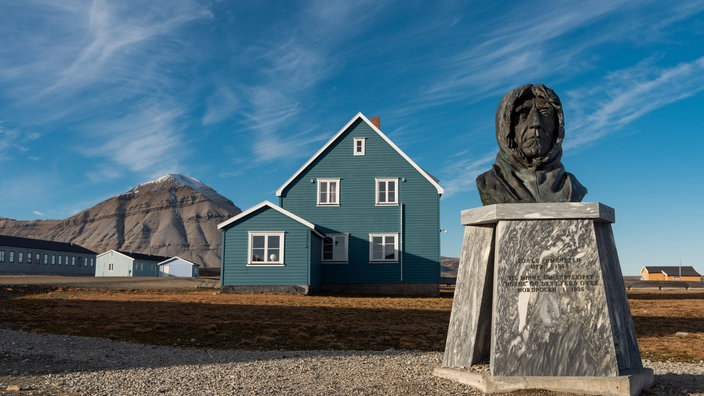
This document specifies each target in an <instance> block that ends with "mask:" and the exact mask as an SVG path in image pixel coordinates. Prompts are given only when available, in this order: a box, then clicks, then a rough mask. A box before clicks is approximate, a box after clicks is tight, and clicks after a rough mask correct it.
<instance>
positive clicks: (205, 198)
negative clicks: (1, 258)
mask: <svg viewBox="0 0 704 396" xmlns="http://www.w3.org/2000/svg"><path fill="white" fill-rule="evenodd" d="M240 212H241V210H240V209H239V208H238V207H237V206H235V204H234V203H232V201H230V200H229V199H227V198H225V197H223V196H222V195H220V194H218V193H217V192H216V191H215V190H213V189H212V188H210V187H208V186H207V185H205V184H203V183H202V182H200V181H198V180H196V179H194V178H191V177H189V176H185V175H181V174H170V175H165V176H162V177H160V178H158V179H156V180H153V181H150V182H147V183H144V184H140V185H139V186H137V187H134V188H132V189H130V190H129V191H127V192H125V193H123V194H120V195H117V196H114V197H112V198H109V199H107V200H105V201H103V202H101V203H99V204H97V205H95V206H93V207H92V208H90V209H86V210H84V211H82V212H80V213H78V214H76V215H74V216H71V217H69V218H67V219H64V220H34V221H18V220H11V219H2V218H0V234H3V235H14V236H24V237H28V238H37V239H47V240H55V241H62V242H72V243H76V244H78V245H81V246H83V247H86V248H88V249H91V250H94V251H96V252H97V253H98V254H100V253H102V252H105V251H107V250H110V249H118V250H125V251H133V252H139V253H146V254H154V255H160V256H169V257H170V256H179V257H182V258H184V259H186V260H190V261H192V262H194V263H197V264H201V265H202V266H204V267H206V268H218V267H219V266H220V231H218V229H217V224H218V223H220V222H222V221H224V220H227V219H228V218H230V217H231V216H234V215H236V214H238V213H240Z"/></svg>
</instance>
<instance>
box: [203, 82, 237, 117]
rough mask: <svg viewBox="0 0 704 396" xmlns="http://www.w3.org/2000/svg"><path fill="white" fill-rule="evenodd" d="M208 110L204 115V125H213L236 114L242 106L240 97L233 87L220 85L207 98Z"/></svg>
mask: <svg viewBox="0 0 704 396" xmlns="http://www.w3.org/2000/svg"><path fill="white" fill-rule="evenodd" d="M206 106H207V107H206V111H205V115H204V116H203V120H202V122H203V125H212V124H217V123H219V122H222V121H224V120H226V119H228V118H229V117H231V116H232V115H234V114H235V113H236V112H237V111H238V110H239V106H240V99H239V98H238V97H237V95H236V94H235V92H233V90H232V89H230V88H229V87H226V86H220V87H218V88H217V89H216V90H215V92H214V93H213V94H211V95H210V96H208V98H207V99H206Z"/></svg>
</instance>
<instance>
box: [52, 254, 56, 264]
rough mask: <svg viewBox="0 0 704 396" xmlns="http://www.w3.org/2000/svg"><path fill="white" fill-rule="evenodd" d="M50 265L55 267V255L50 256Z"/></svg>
mask: <svg viewBox="0 0 704 396" xmlns="http://www.w3.org/2000/svg"><path fill="white" fill-rule="evenodd" d="M51 265H56V255H55V254H52V255H51Z"/></svg>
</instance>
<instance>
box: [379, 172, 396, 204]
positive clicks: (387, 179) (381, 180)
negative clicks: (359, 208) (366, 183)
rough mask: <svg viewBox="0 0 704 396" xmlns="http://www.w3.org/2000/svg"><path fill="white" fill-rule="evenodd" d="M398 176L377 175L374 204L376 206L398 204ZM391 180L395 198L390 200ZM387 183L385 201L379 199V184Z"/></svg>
mask: <svg viewBox="0 0 704 396" xmlns="http://www.w3.org/2000/svg"><path fill="white" fill-rule="evenodd" d="M398 181H399V180H398V178H397V177H396V178H394V177H377V178H376V179H374V204H375V205H376V206H398ZM389 182H393V184H394V188H393V199H392V200H389V195H390V194H389V188H388V187H389ZM381 183H384V184H385V194H384V195H385V197H384V201H382V200H380V199H379V190H380V189H379V185H380V184H381Z"/></svg>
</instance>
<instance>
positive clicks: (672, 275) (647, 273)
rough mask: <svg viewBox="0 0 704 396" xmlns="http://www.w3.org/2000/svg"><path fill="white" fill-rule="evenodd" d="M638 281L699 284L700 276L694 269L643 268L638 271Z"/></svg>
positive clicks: (669, 267)
mask: <svg viewBox="0 0 704 396" xmlns="http://www.w3.org/2000/svg"><path fill="white" fill-rule="evenodd" d="M640 279H641V280H644V281H687V282H701V281H702V276H701V275H700V274H699V273H698V272H697V271H696V270H695V269H694V267H691V266H689V267H680V266H677V265H673V266H665V267H652V266H645V267H643V268H642V269H641V270H640Z"/></svg>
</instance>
